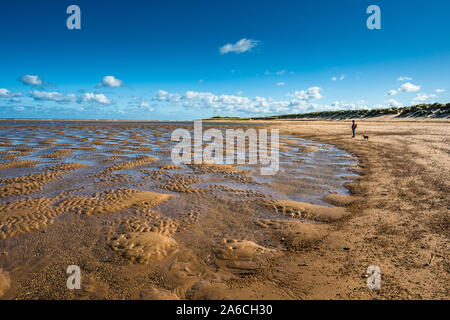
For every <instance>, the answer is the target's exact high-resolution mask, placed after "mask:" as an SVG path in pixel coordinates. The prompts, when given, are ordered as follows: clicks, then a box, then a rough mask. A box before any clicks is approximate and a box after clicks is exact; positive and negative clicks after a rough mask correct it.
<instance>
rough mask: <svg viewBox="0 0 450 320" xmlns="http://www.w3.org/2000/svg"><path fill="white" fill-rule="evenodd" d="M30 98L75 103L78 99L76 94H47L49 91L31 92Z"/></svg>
mask: <svg viewBox="0 0 450 320" xmlns="http://www.w3.org/2000/svg"><path fill="white" fill-rule="evenodd" d="M30 97H32V98H33V99H35V100H41V101H55V102H75V101H76V97H75V95H74V94H68V95H65V94H63V93H60V92H47V91H38V90H34V91H30Z"/></svg>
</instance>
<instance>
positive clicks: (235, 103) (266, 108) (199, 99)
mask: <svg viewBox="0 0 450 320" xmlns="http://www.w3.org/2000/svg"><path fill="white" fill-rule="evenodd" d="M320 90H321V88H319V87H312V88H309V89H307V90H301V91H295V92H294V94H291V95H290V96H291V97H292V98H293V99H292V100H290V101H289V100H276V99H273V98H271V97H269V98H264V97H259V96H256V97H254V98H248V97H242V96H239V95H226V94H222V95H215V94H213V93H210V92H196V91H186V92H185V93H184V94H182V95H180V94H172V93H168V92H166V91H164V90H158V92H157V94H156V96H155V97H154V98H153V100H154V101H159V102H162V103H171V104H176V105H179V106H183V107H186V108H194V109H213V110H216V111H219V112H229V113H233V112H243V113H247V114H275V113H287V112H301V111H306V110H308V108H316V107H318V106H317V105H312V104H310V102H311V101H312V100H315V99H320V98H321V97H322V96H321V94H320Z"/></svg>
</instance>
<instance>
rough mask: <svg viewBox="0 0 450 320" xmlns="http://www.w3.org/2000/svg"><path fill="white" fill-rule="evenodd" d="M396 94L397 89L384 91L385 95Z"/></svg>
mask: <svg viewBox="0 0 450 320" xmlns="http://www.w3.org/2000/svg"><path fill="white" fill-rule="evenodd" d="M396 94H397V90H389V92H388V93H386V95H387V96H395V95H396Z"/></svg>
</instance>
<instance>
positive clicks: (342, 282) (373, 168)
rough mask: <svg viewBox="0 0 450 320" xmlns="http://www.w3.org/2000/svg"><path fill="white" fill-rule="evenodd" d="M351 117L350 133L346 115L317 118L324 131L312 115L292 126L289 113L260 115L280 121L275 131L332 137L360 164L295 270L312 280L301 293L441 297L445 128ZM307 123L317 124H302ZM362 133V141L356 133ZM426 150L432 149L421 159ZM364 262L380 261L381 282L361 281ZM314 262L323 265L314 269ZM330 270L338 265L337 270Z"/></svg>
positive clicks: (445, 238)
mask: <svg viewBox="0 0 450 320" xmlns="http://www.w3.org/2000/svg"><path fill="white" fill-rule="evenodd" d="M357 121H358V122H360V123H361V124H360V126H359V127H358V131H359V132H358V131H357V138H356V139H352V138H351V134H350V132H349V131H350V130H349V128H347V127H348V126H349V123H350V122H349V121H327V122H326V123H324V122H325V121H322V122H321V123H320V125H321V126H323V125H324V124H326V125H329V126H334V128H332V129H329V130H328V131H332V132H324V131H327V130H323V128H319V126H318V125H319V123H318V122H316V121H310V122H308V121H305V122H304V123H302V124H304V125H302V126H299V127H297V126H298V123H297V122H293V121H268V122H267V125H269V126H271V127H272V128H275V127H277V125H280V122H282V124H283V128H280V132H284V133H287V132H289V133H290V134H297V135H298V136H299V137H302V138H305V139H309V140H314V141H319V142H323V143H328V144H332V145H335V146H337V147H338V148H340V149H343V150H345V151H347V152H349V153H351V154H353V155H355V156H356V157H357V158H358V160H359V162H360V167H361V168H362V169H361V170H360V172H359V173H360V177H357V178H356V179H355V180H354V181H352V182H349V183H347V184H346V187H347V188H348V189H349V191H350V194H351V196H352V198H354V201H353V202H351V203H350V204H348V203H347V204H341V206H343V207H345V208H347V209H348V210H350V211H351V212H352V215H351V216H350V217H348V218H347V219H344V220H342V221H340V222H338V223H337V225H336V227H337V230H335V232H334V233H332V234H330V235H329V237H328V239H327V241H324V243H323V244H322V245H321V246H319V247H318V249H316V250H315V252H314V254H313V255H312V256H313V257H314V258H310V259H311V264H312V265H311V267H310V268H308V267H307V268H305V271H304V272H303V273H302V274H303V275H308V276H307V277H306V278H310V279H312V280H311V281H308V283H310V285H311V286H312V287H313V288H314V289H313V290H312V292H310V293H309V294H307V295H306V296H305V298H307V299H373V298H377V299H448V298H449V296H448V292H450V290H449V289H450V288H449V285H448V282H447V281H446V280H445V279H446V276H445V274H447V277H448V273H449V272H450V271H449V260H448V244H449V212H448V210H446V209H445V208H448V207H449V201H448V199H447V198H448V193H447V192H446V191H448V190H449V189H448V182H447V181H449V180H448V177H449V170H448V168H449V157H448V152H449V148H448V145H449V144H448V142H449V137H450V136H449V131H450V130H449V128H448V127H445V124H444V123H442V122H441V121H438V122H440V123H441V126H439V128H435V127H434V126H433V125H432V124H433V122H430V121H423V122H418V121H417V122H416V121H414V122H412V121H408V122H406V123H405V124H403V125H402V124H399V123H398V122H392V121H391V122H390V123H391V124H392V125H389V121H386V122H384V123H383V127H382V128H380V127H381V123H380V122H378V121H369V120H365V121H364V120H363V121H361V120H357ZM289 122H290V123H289ZM343 122H344V123H345V124H344V123H343ZM444 122H445V123H447V122H448V120H447V121H444ZM385 124H387V125H386V126H384V125H385ZM308 125H310V126H315V127H317V130H311V129H310V130H308V129H305V128H308ZM411 126H412V127H414V128H411ZM417 127H418V128H417ZM321 129H322V130H321ZM346 130H347V131H346ZM409 130H412V131H410V132H409V133H410V136H408V134H407V133H408V131H409ZM312 131H313V132H312ZM363 133H364V134H367V135H369V141H364V140H363V139H362V136H361V135H362V134H363ZM403 140H407V141H403ZM408 140H409V141H408ZM423 140H425V141H423ZM426 140H428V141H426ZM430 141H431V142H430ZM433 144H435V145H433ZM424 149H425V150H424ZM430 150H434V151H435V152H436V153H438V152H440V153H438V154H437V155H435V156H433V157H432V159H427V158H428V156H429V153H430ZM436 150H437V151H436ZM441 153H442V154H441ZM429 162H433V163H434V165H435V167H432V166H431V165H430V163H429ZM388 172H389V173H388ZM405 180H406V181H405ZM439 180H441V181H442V183H441V184H436V181H439ZM412 183H414V184H412ZM419 199H420V200H419ZM419 208H420V210H421V213H422V215H418V214H417V210H419ZM344 248H348V250H347V249H344ZM308 265H309V264H308ZM369 265H378V266H379V267H380V268H381V273H382V275H383V276H382V281H383V284H382V288H381V290H373V291H370V290H368V289H367V288H365V283H364V282H365V281H366V277H367V275H366V268H367V267H368V266H369ZM316 268H319V269H326V270H327V271H328V273H325V275H317V274H315V272H314V269H316ZM342 268H345V271H344V269H342ZM336 270H341V271H340V272H342V274H340V275H339V276H338V277H337V278H336V277H335V276H336ZM349 270H353V273H352V274H348V272H349ZM304 278H305V277H304Z"/></svg>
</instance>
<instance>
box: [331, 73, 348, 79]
mask: <svg viewBox="0 0 450 320" xmlns="http://www.w3.org/2000/svg"><path fill="white" fill-rule="evenodd" d="M344 79H345V74H342V75H341V76H340V77H339V80H340V81H342V80H344ZM331 80H332V81H337V80H338V77H332V78H331Z"/></svg>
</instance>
